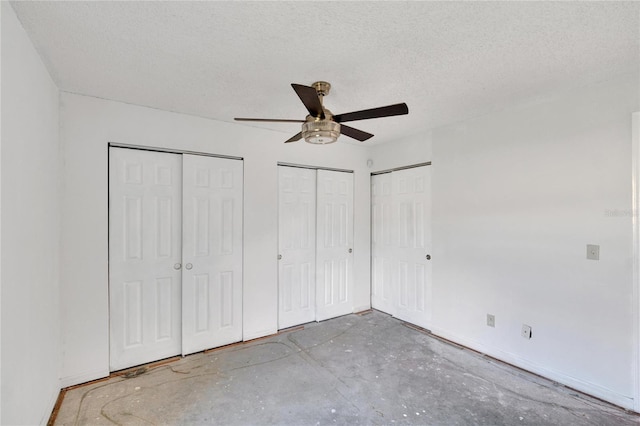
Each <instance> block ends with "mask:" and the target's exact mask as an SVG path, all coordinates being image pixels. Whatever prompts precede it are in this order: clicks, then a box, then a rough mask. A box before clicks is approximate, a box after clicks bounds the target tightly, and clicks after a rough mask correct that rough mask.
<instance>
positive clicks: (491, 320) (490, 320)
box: [487, 314, 496, 327]
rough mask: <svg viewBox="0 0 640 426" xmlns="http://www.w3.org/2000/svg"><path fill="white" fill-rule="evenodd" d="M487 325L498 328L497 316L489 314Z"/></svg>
mask: <svg viewBox="0 0 640 426" xmlns="http://www.w3.org/2000/svg"><path fill="white" fill-rule="evenodd" d="M487 325H488V326H489V327H495V326H496V316H495V315H491V314H487Z"/></svg>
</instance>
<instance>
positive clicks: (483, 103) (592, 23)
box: [12, 1, 640, 144]
mask: <svg viewBox="0 0 640 426" xmlns="http://www.w3.org/2000/svg"><path fill="white" fill-rule="evenodd" d="M12 5H13V8H14V10H15V11H16V13H17V15H18V17H19V19H20V20H21V22H22V24H23V25H24V27H25V29H26V31H27V32H28V34H29V35H30V37H31V39H32V40H33V42H34V44H35V46H36V48H37V49H38V51H39V52H40V54H41V56H42V58H43V60H44V62H45V63H46V65H47V66H48V68H49V70H50V72H51V75H52V77H53V79H54V80H55V82H56V83H57V85H58V86H59V87H60V89H62V90H65V91H69V92H73V93H79V94H86V95H91V96H97V97H101V98H106V99H113V100H118V101H123V102H128V103H132V104H139V105H146V106H150V107H154V108H159V109H163V110H169V111H176V112H183V113H187V114H194V115H198V116H202V117H209V118H214V119H217V120H223V121H232V120H233V117H237V116H240V117H269V118H295V119H303V118H304V116H305V115H306V110H305V109H304V107H303V106H302V104H301V103H300V101H299V99H298V98H297V96H296V95H295V93H294V92H293V90H292V89H291V86H290V83H300V84H307V85H310V84H311V83H312V82H314V81H316V80H326V81H329V82H330V83H331V84H332V86H333V87H332V91H331V93H330V94H329V96H328V97H327V98H326V99H325V105H326V106H327V107H328V108H329V109H331V110H332V111H333V112H334V113H336V114H337V113H343V112H349V111H354V110H359V109H365V108H371V107H376V106H383V105H388V104H392V103H397V102H406V103H407V104H408V105H409V115H408V116H400V117H390V118H381V119H376V120H367V121H360V122H354V123H350V124H352V125H353V127H357V128H359V129H362V130H365V131H368V132H371V133H374V134H375V135H376V137H374V138H373V139H371V140H370V141H367V142H365V143H366V144H373V143H383V142H388V141H393V140H396V139H400V138H402V137H405V136H409V135H412V134H416V133H419V132H422V131H424V130H425V129H429V128H433V127H436V126H439V125H443V124H447V123H451V122H455V121H459V120H463V119H467V118H470V117H474V116H478V115H482V114H485V113H487V112H489V111H491V110H495V109H500V108H505V107H508V105H509V104H511V103H513V102H516V101H518V100H520V99H526V98H531V97H537V96H544V95H545V94H548V93H550V92H552V91H557V90H564V89H566V88H569V87H572V86H576V85H580V84H587V83H590V82H594V81H599V80H603V79H606V78H610V77H612V76H615V75H617V74H620V73H623V72H631V71H637V70H638V69H639V51H640V50H639V49H640V47H639V46H640V45H639V28H640V25H639V17H640V3H635V2H628V3H622V2H588V3H587V2H567V3H558V2H526V3H524V2H497V3H494V2H472V3H471V2H408V3H407V2H329V3H324V2H155V1H153V2H147V1H145V2H13V3H12ZM238 125H251V126H256V127H264V128H270V129H274V130H278V131H281V132H283V133H282V135H279V134H274V140H278V139H282V140H285V139H286V138H288V137H289V136H291V135H293V134H295V133H297V132H298V131H299V127H298V125H297V124H294V123H289V124H282V123H278V124H262V123H256V124H253V123H251V124H244V123H243V124H238ZM340 140H341V141H347V140H350V139H349V138H346V137H344V136H343V137H341V138H340ZM350 141H351V140H350ZM353 143H357V142H355V141H354V142H353Z"/></svg>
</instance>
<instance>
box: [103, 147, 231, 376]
mask: <svg viewBox="0 0 640 426" xmlns="http://www.w3.org/2000/svg"><path fill="white" fill-rule="evenodd" d="M109 155H110V157H109V158H110V166H109V167H110V170H109V204H110V205H109V301H110V307H109V310H110V312H109V315H110V336H111V341H110V368H111V370H112V371H114V370H120V369H123V368H127V367H131V366H134V365H139V364H144V363H147V362H152V361H156V360H158V359H162V358H167V357H170V356H175V355H179V354H183V355H186V354H189V353H192V352H196V351H200V350H203V349H208V348H212V347H217V346H221V345H225V344H228V343H233V342H237V341H240V340H242V185H243V181H242V161H239V160H231V159H222V158H216V157H208V156H198V155H187V154H184V155H182V154H171V153H163V152H151V151H143V150H135V149H126V148H110V150H109Z"/></svg>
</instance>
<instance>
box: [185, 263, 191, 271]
mask: <svg viewBox="0 0 640 426" xmlns="http://www.w3.org/2000/svg"><path fill="white" fill-rule="evenodd" d="M184 267H185V269H188V270H191V268H193V265H192V264H190V263H187V264H186V265H184Z"/></svg>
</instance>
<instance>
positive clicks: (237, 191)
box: [182, 154, 242, 355]
mask: <svg viewBox="0 0 640 426" xmlns="http://www.w3.org/2000/svg"><path fill="white" fill-rule="evenodd" d="M183 168H184V171H183V176H184V177H183V188H184V189H183V191H184V193H183V205H182V208H183V225H182V229H183V237H182V241H183V248H182V258H183V262H184V266H183V268H184V270H183V272H182V336H183V337H182V353H183V355H186V354H190V353H193V352H197V351H201V350H204V349H208V348H211V347H216V346H222V345H226V344H229V343H233V342H237V341H239V340H242V162H240V161H236V160H229V159H224V158H214V157H204V156H199V155H186V154H185V155H184V156H183Z"/></svg>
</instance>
